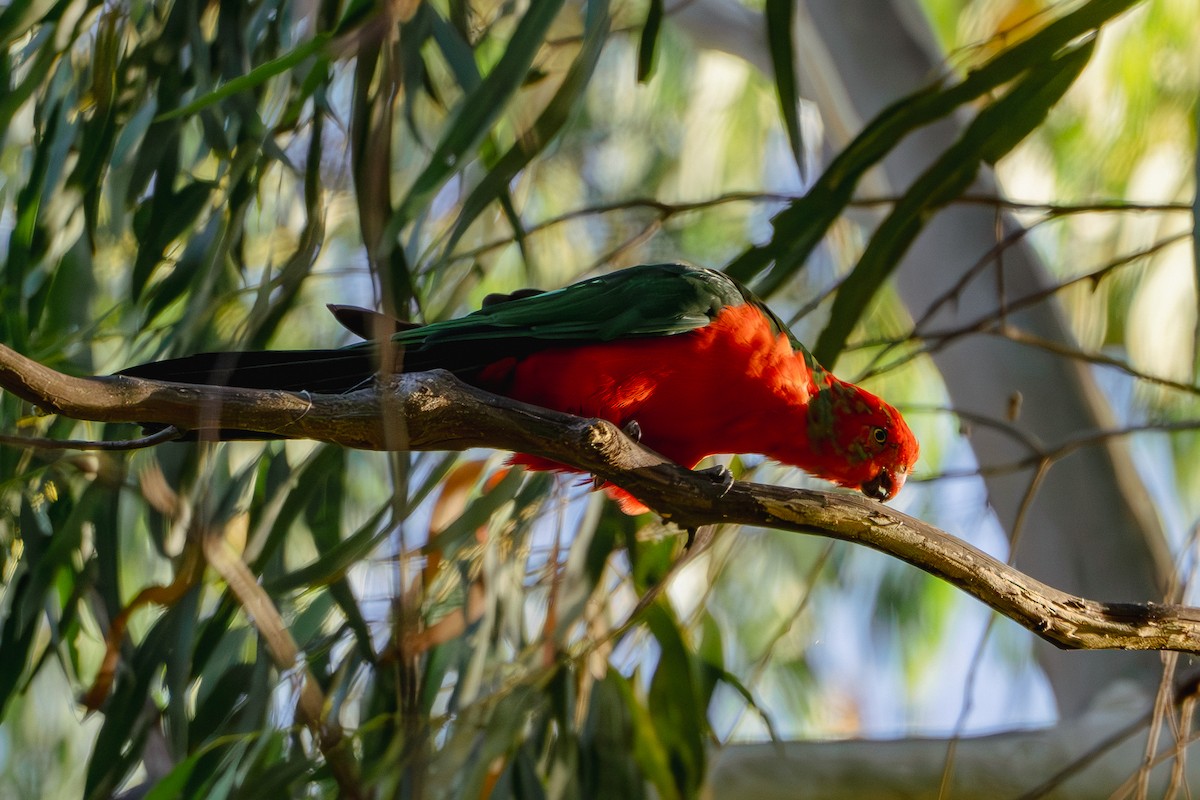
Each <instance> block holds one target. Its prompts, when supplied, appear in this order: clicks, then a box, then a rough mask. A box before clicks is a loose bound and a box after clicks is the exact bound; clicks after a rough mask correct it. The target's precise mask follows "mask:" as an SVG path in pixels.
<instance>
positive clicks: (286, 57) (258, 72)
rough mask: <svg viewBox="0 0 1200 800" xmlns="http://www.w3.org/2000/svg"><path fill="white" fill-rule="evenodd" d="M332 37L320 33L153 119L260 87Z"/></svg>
mask: <svg viewBox="0 0 1200 800" xmlns="http://www.w3.org/2000/svg"><path fill="white" fill-rule="evenodd" d="M330 36H331V34H329V33H328V32H321V33H318V34H317V35H315V36H313V38H311V39H309V40H308V41H307V42H304V43H303V44H300V45H297V46H296V47H294V48H292V49H291V50H290V51H288V52H287V53H284V54H283V55H281V56H279V57H278V58H275V59H272V60H271V61H268V62H266V63H265V64H259V65H258V66H257V67H255V68H254V69H252V70H250V71H249V72H247V73H246V74H245V75H239V76H238V77H236V78H232V79H230V80H228V81H226V82H225V83H223V84H221V86H219V87H218V88H216V89H214V90H212V91H211V92H207V93H206V94H203V95H201V96H200V97H197V98H196V99H195V100H193V101H192V102H190V103H188V104H187V105H185V106H182V107H180V108H175V109H172V110H170V111H164V112H162V113H161V114H159V115H158V116H157V117H155V119H154V121H155V122H165V121H167V120H172V119H178V118H180V117H189V116H191V115H193V114H195V113H196V112H198V111H202V110H203V109H206V108H208V107H209V106H211V105H214V104H215V103H219V102H221V101H222V100H226V99H228V98H230V97H233V96H234V95H236V94H239V93H240V92H245V91H249V90H251V89H255V88H258V87H259V86H261V85H262V84H264V83H266V82H267V81H268V80H270V79H271V78H274V77H275V76H276V75H281V74H283V73H284V72H287V71H288V70H290V69H291V68H292V67H295V66H297V65H299V64H300V63H301V62H303V61H304V60H305V59H307V58H310V57H312V56H315V55H318V54H319V53H320V51H321V49H322V48H323V47H325V45H326V44H327V43H328V42H329V39H330Z"/></svg>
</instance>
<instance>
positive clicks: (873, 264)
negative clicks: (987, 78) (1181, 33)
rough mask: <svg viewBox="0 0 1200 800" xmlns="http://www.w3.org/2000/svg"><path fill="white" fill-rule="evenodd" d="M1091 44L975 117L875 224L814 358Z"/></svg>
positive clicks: (1063, 87)
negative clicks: (940, 211) (885, 215)
mask: <svg viewBox="0 0 1200 800" xmlns="http://www.w3.org/2000/svg"><path fill="white" fill-rule="evenodd" d="M1094 47H1095V39H1093V38H1089V39H1087V40H1085V41H1084V42H1083V43H1082V44H1079V45H1077V46H1075V47H1072V48H1070V49H1068V50H1066V51H1065V52H1064V53H1062V54H1061V55H1059V56H1058V57H1056V58H1054V59H1053V60H1051V61H1049V62H1047V63H1045V64H1043V65H1041V66H1039V67H1035V68H1033V69H1031V70H1029V72H1028V74H1027V75H1026V76H1025V77H1024V78H1023V79H1022V80H1021V81H1020V82H1019V83H1018V84H1017V85H1016V86H1014V87H1013V88H1012V89H1010V90H1009V91H1008V93H1007V94H1005V95H1004V96H1003V97H1001V98H1000V99H999V100H996V101H995V102H994V103H992V104H991V105H990V106H988V107H987V108H985V109H984V110H983V111H981V112H979V115H978V116H977V117H976V118H975V119H974V120H973V121H972V122H971V124H970V125H968V126H967V129H966V130H965V131H963V133H962V134H961V135H960V136H959V138H958V140H957V141H956V142H955V143H954V144H953V145H951V146H950V147H949V148H948V149H947V150H946V151H945V152H944V153H942V155H941V156H940V157H938V159H937V161H936V162H934V164H933V165H932V166H930V167H929V168H928V169H927V170H926V171H925V172H924V173H922V174H921V176H920V177H918V178H917V179H916V180H915V181H914V182H913V184H912V186H910V187H909V189H908V191H906V192H905V193H904V196H903V197H902V198H901V199H900V201H899V202H897V203H896V205H895V207H894V208H893V209H892V211H891V213H890V214H888V216H887V217H886V218H885V219H884V221H883V222H882V223H881V224H880V226H879V228H878V229H877V230H876V231H875V234H874V235H873V236H872V237H871V241H870V243H869V244H868V245H867V248H866V250H864V251H863V254H862V256H861V257H860V258H859V260H858V264H857V266H855V268H854V270H853V271H852V272H851V273H850V274H849V275H848V276H847V277H846V280H845V281H844V282H843V283H842V285H841V286H840V287H839V288H838V293H837V296H836V297H835V298H834V301H833V308H832V310H831V311H830V318H829V323H828V324H827V325H826V326H825V330H823V331H821V335H820V337H819V338H818V339H817V344H816V347H814V348H813V351H812V352H813V357H814V358H816V360H817V361H818V362H819V363H821V364H823V365H825V366H826V367H827V368H829V369H832V368H833V365H834V363H835V362H836V361H837V357H838V355H839V354H840V353H841V351H842V348H844V347H845V345H846V340H847V339H848V338H849V337H850V333H851V331H853V330H854V326H855V325H857V324H858V320H859V319H860V318H861V317H862V315H863V313H864V312H865V311H866V308H867V305H868V304H869V303H870V302H871V300H872V299H873V298H874V297H875V294H876V292H878V291H879V288H880V287H881V286H882V285H883V283H884V281H886V280H887V278H888V276H889V275H891V273H892V271H893V270H894V269H895V268H896V266H897V265H898V264H899V263H900V259H901V257H902V256H903V255H904V253H905V251H907V250H908V248H909V246H910V245H911V244H912V242H913V240H914V239H916V237H917V234H919V233H920V232H921V228H922V227H924V225H925V221H926V220H927V219H929V217H930V216H931V215H932V214H933V213H934V212H935V211H937V210H938V209H940V208H942V207H943V206H945V205H947V204H948V203H950V202H951V201H953V200H954V199H955V198H957V197H958V196H959V195H960V194H962V193H963V192H964V191H966V189H967V188H969V187H970V185H971V183H972V182H973V181H974V180H975V176H976V175H977V174H978V172H979V167H980V166H981V164H982V163H985V162H986V163H994V162H995V161H996V160H997V159H998V158H1000V157H1001V156H1003V155H1004V154H1005V153H1007V152H1008V151H1009V150H1011V149H1012V148H1013V147H1015V146H1016V145H1017V144H1018V143H1019V142H1020V141H1021V140H1022V139H1024V138H1025V137H1026V136H1028V135H1029V133H1030V132H1031V131H1033V129H1034V128H1036V127H1037V126H1038V125H1040V124H1041V122H1042V120H1044V119H1045V118H1046V114H1048V113H1049V111H1050V108H1051V106H1053V105H1054V104H1055V103H1057V102H1058V100H1059V99H1060V98H1061V97H1062V96H1063V94H1064V93H1066V91H1067V89H1069V88H1070V87H1071V84H1072V83H1074V82H1075V79H1076V78H1077V77H1079V73H1080V72H1082V71H1083V68H1084V67H1085V66H1087V63H1088V59H1090V58H1091V55H1092V51H1093V49H1094Z"/></svg>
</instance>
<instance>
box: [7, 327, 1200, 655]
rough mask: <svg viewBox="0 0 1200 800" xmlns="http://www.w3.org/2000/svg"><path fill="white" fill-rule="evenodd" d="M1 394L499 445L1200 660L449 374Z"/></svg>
mask: <svg viewBox="0 0 1200 800" xmlns="http://www.w3.org/2000/svg"><path fill="white" fill-rule="evenodd" d="M0 388H3V389H7V390H8V391H10V392H12V393H13V394H15V395H17V396H18V397H21V398H23V399H24V400H26V401H28V402H30V403H33V404H34V405H35V406H37V407H39V408H41V409H42V410H44V411H47V412H50V413H56V414H62V415H65V416H68V417H71V418H74V419H81V420H92V421H101V422H134V423H157V424H164V425H173V426H175V427H177V428H180V429H183V430H194V431H198V432H199V433H200V435H201V438H203V436H204V431H206V430H207V431H215V430H216V429H217V428H235V429H239V430H249V431H257V432H262V433H265V434H270V435H273V436H280V437H285V438H308V439H316V440H319V441H324V442H330V443H333V444H338V445H342V446H345V447H353V448H359V449H371V450H463V449H466V448H470V447H491V448H496V449H501V450H513V451H517V452H523V453H530V454H533V455H538V456H543V457H545V458H550V459H553V460H554V461H557V462H559V463H562V464H566V465H569V466H571V467H574V468H577V469H580V470H583V471H586V472H590V473H592V474H594V475H596V476H598V477H600V478H603V479H604V480H607V481H610V482H611V483H614V484H616V485H618V486H621V487H622V488H624V489H626V490H627V491H629V492H631V493H632V494H634V495H635V496H637V497H638V498H639V499H640V500H642V501H643V502H644V503H646V505H648V506H649V507H650V508H653V509H654V510H655V511H657V512H658V513H659V514H660V515H661V516H662V517H663V518H664V519H666V520H670V521H672V522H674V523H676V524H678V525H679V526H681V527H684V528H697V527H699V526H701V525H709V524H720V523H727V524H738V525H756V526H760V527H766V528H775V529H778V530H786V531H795V532H798V533H810V534H817V535H820V536H827V537H830V538H834V539H840V540H843V541H848V542H855V543H858V544H862V545H866V546H867V547H872V548H874V549H876V550H879V551H881V552H883V553H886V554H888V555H891V556H893V557H895V558H898V559H900V560H902V561H905V562H907V563H909V564H911V565H913V566H915V567H917V568H919V569H922V570H924V571H926V572H928V573H930V574H932V575H936V576H938V577H940V578H942V579H944V580H946V581H948V582H950V583H951V584H953V585H954V586H957V587H958V588H959V589H961V590H963V591H964V592H966V593H968V594H970V595H972V596H973V597H975V598H977V599H978V600H980V601H982V602H983V603H986V604H987V605H988V606H991V607H992V608H993V609H995V610H996V611H998V612H1000V613H1001V614H1003V615H1004V616H1006V617H1008V618H1009V619H1012V620H1014V621H1015V622H1017V623H1019V624H1021V625H1023V626H1024V627H1026V628H1028V629H1029V630H1031V631H1033V632H1034V633H1036V634H1037V635H1038V636H1040V637H1042V638H1043V639H1045V640H1047V641H1049V642H1051V643H1053V644H1055V645H1057V646H1059V647H1061V648H1064V649H1086V650H1101V649H1122V650H1177V651H1180V652H1186V653H1196V654H1200V609H1196V608H1191V607H1187V606H1175V605H1165V604H1160V603H1152V602H1146V603H1105V602H1100V601H1096V600H1090V599H1086V598H1082V597H1078V596H1075V595H1072V594H1070V593H1067V592H1063V591H1060V590H1058V589H1055V588H1054V587H1051V586H1047V585H1046V584H1044V583H1041V582H1040V581H1037V580H1035V579H1033V578H1031V577H1029V576H1028V575H1025V574H1023V573H1021V572H1019V571H1018V570H1016V569H1014V568H1012V567H1010V566H1008V565H1007V564H1005V563H1003V562H1001V561H999V560H997V559H995V558H993V557H991V556H989V555H987V554H986V553H984V552H983V551H981V550H979V549H977V548H975V547H973V546H971V545H969V544H967V543H966V542H964V541H962V540H960V539H958V538H956V537H954V536H952V535H950V534H948V533H945V532H943V531H941V530H938V529H937V528H934V527H933V526H931V525H927V524H925V523H923V522H921V521H920V520H918V519H914V518H913V517H910V516H908V515H906V514H902V513H900V512H898V511H895V510H893V509H890V508H888V507H886V506H884V505H882V504H880V503H877V502H875V501H872V500H869V499H867V498H864V497H860V496H858V495H855V494H850V493H846V492H819V491H806V490H798V489H785V488H781V487H776V486H764V485H761V484H754V483H735V484H734V486H733V488H731V489H729V490H728V491H724V488H723V487H722V486H721V485H720V484H718V483H717V482H714V481H713V480H712V479H711V478H709V477H707V476H705V475H703V474H700V473H696V472H693V471H691V470H688V469H685V468H683V467H681V466H679V465H678V464H674V463H672V462H670V461H667V460H666V459H664V458H663V457H662V456H660V455H658V454H657V453H654V452H653V451H651V450H649V449H647V448H645V447H642V446H641V445H639V444H637V443H636V442H634V441H633V440H631V439H629V438H628V437H627V436H625V435H624V434H623V433H622V432H621V431H620V430H619V429H618V428H617V427H616V426H615V425H613V424H611V423H609V422H606V421H604V420H598V419H582V418H580V417H575V416H571V415H569V414H563V413H560V412H556V411H550V410H547V409H543V408H538V407H536V406H530V405H526V404H524V403H519V402H516V401H514V400H510V399H508V398H505V397H500V396H498V395H493V394H490V393H488V392H485V391H483V390H481V389H478V388H475V387H472V386H468V385H466V384H464V383H462V382H461V381H459V380H457V379H456V378H455V377H454V376H452V375H450V374H449V373H447V372H443V371H434V372H423V373H412V374H404V375H396V376H393V377H392V378H391V379H390V380H389V381H387V382H386V383H384V384H381V385H380V386H379V387H376V388H369V389H362V390H359V391H356V392H351V393H348V394H342V395H319V394H295V393H291V392H279V391H261V390H251V389H233V388H228V387H213V386H194V385H188V384H173V383H165V382H159V381H150V380H143V379H138V378H128V377H123V376H101V377H82V378H81V377H71V376H68V375H64V374H62V373H59V372H56V371H55V370H52V369H50V368H48V367H46V366H44V365H42V364H39V363H37V362H35V361H32V360H30V359H28V358H25V357H24V356H21V355H19V354H18V353H16V352H15V351H13V350H11V349H10V348H7V347H4V346H3V345H0Z"/></svg>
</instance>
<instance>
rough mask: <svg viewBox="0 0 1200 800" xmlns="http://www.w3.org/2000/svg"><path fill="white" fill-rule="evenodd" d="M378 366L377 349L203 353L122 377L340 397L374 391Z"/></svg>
mask: <svg viewBox="0 0 1200 800" xmlns="http://www.w3.org/2000/svg"><path fill="white" fill-rule="evenodd" d="M377 366H378V365H377V364H376V363H375V355H374V348H369V347H352V348H346V349H342V350H264V351H254V352H243V353H238V352H229V353H200V354H198V355H194V356H185V357H183V358H171V359H166V360H165V361H152V362H150V363H148V364H140V365H138V366H136V367H129V368H127V369H123V370H121V371H120V372H118V373H117V374H118V375H128V376H129V377H133V378H149V379H152V380H159V381H171V382H174V383H195V384H202V385H205V386H235V387H238V388H242V389H281V390H284V391H291V392H301V391H308V392H317V393H321V394H339V393H342V392H349V391H353V390H355V389H361V388H363V387H364V386H366V385H368V383H369V381H370V380H371V378H372V376H373V375H374V374H375V371H376V369H377Z"/></svg>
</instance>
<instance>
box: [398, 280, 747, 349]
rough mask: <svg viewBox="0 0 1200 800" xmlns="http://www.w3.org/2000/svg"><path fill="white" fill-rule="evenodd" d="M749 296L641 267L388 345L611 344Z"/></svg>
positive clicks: (693, 322) (726, 284) (661, 332)
mask: <svg viewBox="0 0 1200 800" xmlns="http://www.w3.org/2000/svg"><path fill="white" fill-rule="evenodd" d="M751 300H752V296H751V295H750V294H749V292H747V291H746V290H745V289H743V288H742V286H741V285H740V284H738V283H737V282H735V281H734V280H733V279H732V278H729V277H727V276H726V275H724V274H722V273H720V272H716V271H714V270H710V269H703V268H700V267H687V266H683V265H680V264H647V265H643V266H639V267H630V268H629V269H624V270H620V271H618V272H613V273H610V274H608V275H601V276H599V277H596V278H591V279H589V280H584V281H580V282H579V283H575V284H572V285H570V286H567V287H565V288H563V289H558V290H555V291H552V292H542V293H540V294H532V295H529V294H526V295H523V296H520V297H519V298H517V299H513V300H508V301H501V302H492V303H490V304H489V305H486V306H485V307H484V308H482V309H480V310H479V311H476V312H474V313H471V314H467V315H466V316H464V317H459V318H457V319H451V320H446V321H444V322H435V323H431V324H429V325H425V326H423V327H421V328H416V329H414V330H411V331H401V332H400V333H397V334H396V335H395V337H394V339H395V341H397V342H399V343H401V344H403V345H406V346H408V347H410V348H411V347H414V346H415V347H417V348H421V347H429V346H437V345H444V344H451V343H455V342H468V341H480V340H496V339H501V340H512V339H532V340H538V341H546V340H560V341H564V342H566V341H571V342H580V341H599V342H605V341H611V340H613V339H623V338H630V337H639V336H670V335H672V334H676V333H683V332H685V331H690V330H695V329H696V328H702V327H704V326H705V325H707V324H708V323H709V322H711V321H712V319H713V318H714V317H715V316H716V315H717V314H718V313H719V312H720V310H721V309H722V308H725V307H726V306H730V305H741V304H742V303H745V302H748V301H751Z"/></svg>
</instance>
